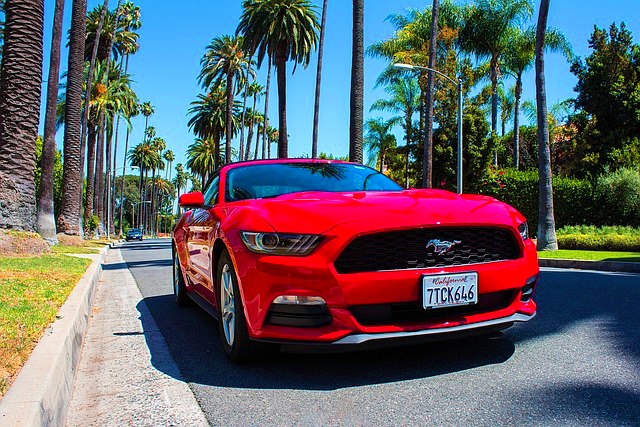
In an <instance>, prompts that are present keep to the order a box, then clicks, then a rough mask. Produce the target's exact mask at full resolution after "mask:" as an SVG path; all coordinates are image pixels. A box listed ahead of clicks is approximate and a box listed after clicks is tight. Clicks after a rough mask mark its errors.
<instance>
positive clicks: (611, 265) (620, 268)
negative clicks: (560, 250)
mask: <svg viewBox="0 0 640 427" xmlns="http://www.w3.org/2000/svg"><path fill="white" fill-rule="evenodd" d="M538 264H539V265H540V267H552V268H573V269H576V270H595V271H617V272H622V273H640V262H624V261H587V260H577V259H539V260H538Z"/></svg>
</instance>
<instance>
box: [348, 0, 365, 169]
mask: <svg viewBox="0 0 640 427" xmlns="http://www.w3.org/2000/svg"><path fill="white" fill-rule="evenodd" d="M352 49H353V50H352V54H351V103H350V109H351V111H350V114H349V160H350V161H352V162H357V163H362V126H363V120H364V112H363V111H364V107H363V104H364V0H353V48H352Z"/></svg>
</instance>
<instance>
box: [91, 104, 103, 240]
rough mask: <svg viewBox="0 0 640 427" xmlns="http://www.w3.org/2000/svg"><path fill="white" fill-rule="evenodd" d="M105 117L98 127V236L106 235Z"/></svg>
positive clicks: (95, 202)
mask: <svg viewBox="0 0 640 427" xmlns="http://www.w3.org/2000/svg"><path fill="white" fill-rule="evenodd" d="M104 122H105V118H104V116H102V117H101V119H100V122H99V123H100V124H99V125H98V143H97V144H96V175H95V178H94V183H95V184H94V185H95V193H94V195H93V207H94V210H95V214H96V215H97V216H98V234H99V235H100V236H102V235H104V232H105V229H104V204H103V200H104V128H105V123H104Z"/></svg>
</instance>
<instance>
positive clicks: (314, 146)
mask: <svg viewBox="0 0 640 427" xmlns="http://www.w3.org/2000/svg"><path fill="white" fill-rule="evenodd" d="M326 23H327V0H324V1H323V2H322V20H321V21H320V43H319V46H318V69H317V72H316V98H315V105H314V106H313V135H312V141H311V157H312V158H314V159H315V158H316V157H318V122H319V120H320V83H321V80H322V53H323V51H324V29H325V26H326Z"/></svg>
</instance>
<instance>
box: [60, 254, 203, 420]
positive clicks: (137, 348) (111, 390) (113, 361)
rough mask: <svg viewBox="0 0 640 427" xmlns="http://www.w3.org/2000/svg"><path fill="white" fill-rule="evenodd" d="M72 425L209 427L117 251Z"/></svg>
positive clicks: (107, 268) (85, 356)
mask: <svg viewBox="0 0 640 427" xmlns="http://www.w3.org/2000/svg"><path fill="white" fill-rule="evenodd" d="M143 317H144V319H145V321H144V324H145V326H146V328H144V329H143V327H142V323H141V320H140V319H141V318H143ZM150 346H151V347H153V358H154V360H153V363H154V364H155V365H156V366H158V364H162V365H165V366H164V367H163V369H162V372H160V371H159V370H158V369H156V368H155V367H153V366H152V364H151V353H150V351H149V347H150ZM165 372H168V373H170V375H167V374H165ZM67 425H69V426H79V425H82V426H85V425H96V426H102V425H136V426H137V425H189V426H201V425H207V421H206V419H205V417H204V414H203V413H202V410H201V409H200V407H199V406H198V403H197V402H196V399H195V397H194V396H193V393H192V391H191V389H190V388H189V386H188V385H187V383H186V382H184V380H183V379H182V376H181V375H180V372H179V371H178V368H177V366H176V365H175V363H174V362H173V359H172V358H171V355H170V353H169V350H168V348H167V346H166V343H165V341H164V338H163V336H162V334H161V333H160V331H159V330H158V328H157V326H156V323H155V321H154V320H153V318H152V317H151V314H150V313H149V311H148V309H147V306H146V304H145V303H144V301H143V299H142V294H141V293H140V291H139V289H138V286H137V285H136V282H135V280H134V278H133V276H132V275H131V273H130V272H129V269H128V268H127V265H126V263H125V262H124V261H123V259H122V256H121V254H120V251H119V250H117V249H115V250H112V251H111V252H110V253H109V255H108V257H107V259H106V261H105V265H104V272H103V273H102V277H101V279H100V283H99V285H98V290H97V295H96V301H95V306H94V307H93V314H92V317H91V320H90V324H89V329H88V332H87V336H86V339H85V344H84V348H83V351H82V356H81V359H80V363H79V365H78V371H77V373H76V381H75V385H74V390H73V397H72V400H71V404H70V407H69V413H68V416H67Z"/></svg>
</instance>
